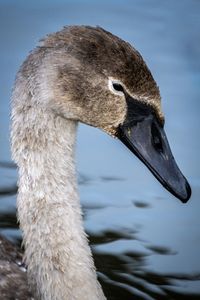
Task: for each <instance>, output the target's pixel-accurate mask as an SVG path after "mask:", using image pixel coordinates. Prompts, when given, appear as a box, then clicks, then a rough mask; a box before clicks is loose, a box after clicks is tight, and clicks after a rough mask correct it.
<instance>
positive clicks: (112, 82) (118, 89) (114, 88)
mask: <svg viewBox="0 0 200 300" xmlns="http://www.w3.org/2000/svg"><path fill="white" fill-rule="evenodd" d="M108 87H109V89H110V91H111V92H112V93H114V94H116V95H119V96H124V95H125V89H124V87H123V85H122V84H121V82H120V81H119V80H117V79H113V78H109V80H108Z"/></svg>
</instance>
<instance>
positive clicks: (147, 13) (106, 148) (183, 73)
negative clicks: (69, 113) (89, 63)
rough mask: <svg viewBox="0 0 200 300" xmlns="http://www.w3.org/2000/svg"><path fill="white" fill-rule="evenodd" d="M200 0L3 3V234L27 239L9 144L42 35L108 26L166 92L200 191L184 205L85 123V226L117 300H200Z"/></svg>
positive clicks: (186, 165)
mask: <svg viewBox="0 0 200 300" xmlns="http://www.w3.org/2000/svg"><path fill="white" fill-rule="evenodd" d="M199 12H200V2H199V1H195V0H193V1H192V0H187V1H186V0H183V1H172V0H171V1H165V2H164V1H158V0H151V1H149V0H135V1H125V0H123V1H91V0H90V1H89V0H88V1H84V2H83V1H64V0H58V1H47V0H44V1H38V0H37V1H31V2H30V1H29V2H28V1H22V0H18V1H17V2H14V1H11V0H1V2H0V34H1V45H0V47H1V52H0V53H1V56H0V66H1V68H0V70H1V72H0V103H1V106H0V126H1V130H0V144H1V149H0V178H1V181H0V229H1V230H0V232H1V234H3V235H5V236H6V237H8V238H9V239H11V240H12V241H14V242H15V243H19V241H20V231H19V230H18V226H17V225H16V218H15V200H16V190H17V188H16V180H17V173H16V169H15V166H14V165H13V164H12V162H11V159H10V152H9V101H10V100H9V99H10V94H11V88H12V84H13V81H14V76H15V73H16V71H17V69H18V67H19V65H20V63H21V62H22V61H23V59H24V58H25V57H26V55H27V53H28V51H29V50H31V49H32V48H33V47H34V46H35V45H36V42H37V41H38V39H40V38H41V37H42V36H44V35H45V34H46V33H49V32H53V31H56V30H59V29H60V28H61V27H62V26H63V25H67V24H89V25H96V24H98V25H100V26H102V27H104V28H106V29H107V30H109V31H111V32H113V33H114V34H117V35H118V36H120V37H122V38H123V39H125V40H127V41H129V42H130V43H131V44H133V45H134V46H135V47H136V48H137V49H138V50H139V51H140V52H141V54H142V55H143V57H144V58H145V61H146V62H147V64H148V66H149V68H150V69H151V71H152V73H153V75H154V78H155V79H156V81H157V83H158V85H159V87H160V90H161V95H162V98H163V109H164V112H165V116H166V127H165V128H166V132H167V135H168V138H169V141H170V144H171V148H172V150H173V153H174V156H175V157H176V160H177V162H178V164H179V166H180V168H181V170H182V171H183V173H184V174H185V175H186V177H187V178H188V179H189V181H190V184H191V186H192V189H193V194H192V198H191V200H190V201H189V203H188V204H186V205H184V204H182V203H181V202H179V201H178V200H177V199H175V198H174V197H173V196H171V195H170V194H169V193H168V192H167V191H165V190H164V189H163V188H162V187H161V186H160V184H159V183H158V182H157V181H156V180H155V178H154V177H153V176H152V175H151V174H150V172H149V171H148V170H147V169H146V168H145V166H144V165H142V163H140V162H139V161H138V160H137V158H136V157H133V155H132V154H131V153H130V152H129V151H128V150H127V149H125V147H124V146H123V145H122V144H121V143H120V142H119V141H117V140H113V139H111V138H110V137H109V136H106V135H105V134H104V133H102V132H100V131H99V130H97V129H94V128H90V127H88V126H86V125H81V126H80V128H79V134H78V148H77V161H78V170H79V174H80V175H79V183H80V194H81V201H82V205H83V209H84V221H85V228H86V230H87V232H88V234H89V236H90V242H91V245H92V249H93V253H94V257H95V263H96V266H97V270H98V275H99V279H100V281H101V283H102V286H103V288H104V291H105V294H106V295H107V297H108V299H120V300H121V299H125V300H126V299H127V300H129V299H133V298H134V296H135V298H134V299H200V259H199V253H200V231H199V228H200V218H199V211H200V201H199V195H200V171H199V151H200V147H199V146H200V144H199V133H198V130H199V128H200V127H199V125H200V121H199V120H200V118H199V111H200V110H199V106H200V101H199V98H200V90H199V83H200V59H199V58H200V46H199V45H200V44H199V39H200V18H199Z"/></svg>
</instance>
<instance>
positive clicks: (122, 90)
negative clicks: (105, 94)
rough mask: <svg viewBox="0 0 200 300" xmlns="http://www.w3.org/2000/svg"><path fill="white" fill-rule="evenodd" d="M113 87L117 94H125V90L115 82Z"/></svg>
mask: <svg viewBox="0 0 200 300" xmlns="http://www.w3.org/2000/svg"><path fill="white" fill-rule="evenodd" d="M112 86H113V89H114V90H115V91H116V92H122V93H123V92H124V88H123V86H122V85H121V84H120V83H116V82H113V84H112Z"/></svg>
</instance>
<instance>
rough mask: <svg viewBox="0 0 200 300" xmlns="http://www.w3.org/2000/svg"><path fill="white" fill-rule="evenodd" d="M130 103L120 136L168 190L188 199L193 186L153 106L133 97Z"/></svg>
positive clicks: (181, 198) (129, 99) (178, 196)
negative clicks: (178, 162) (180, 165)
mask: <svg viewBox="0 0 200 300" xmlns="http://www.w3.org/2000/svg"><path fill="white" fill-rule="evenodd" d="M127 104H128V112H127V116H126V120H125V122H124V123H123V124H122V125H120V127H119V131H118V137H119V139H120V140H121V141H122V142H123V143H124V144H125V145H126V146H127V147H128V148H129V149H130V150H131V151H132V152H133V153H134V154H135V155H136V156H137V157H138V158H139V159H140V160H141V161H142V162H143V163H144V164H145V165H146V166H147V168H149V170H150V171H151V172H152V173H153V175H154V176H155V177H156V178H157V179H158V180H159V181H160V183H161V184H162V185H163V186H164V187H165V188H166V189H167V190H168V191H170V192H171V193H172V194H173V195H174V196H176V197H177V198H179V199H180V200H181V201H182V202H184V203H185V202H187V201H188V200H189V198H190V196H191V188H190V185H189V183H188V182H187V180H186V178H185V177H184V176H183V174H182V173H181V171H180V170H179V168H178V166H177V164H176V162H175V159H174V157H173V155H172V152H171V149H170V146H169V143H168V140H167V137H166V134H165V131H164V129H163V126H162V125H161V124H160V123H159V122H158V120H157V117H156V116H155V114H154V112H153V111H152V109H151V108H150V107H149V106H147V105H145V104H141V103H140V102H139V101H136V100H134V99H132V98H130V97H128V98H127Z"/></svg>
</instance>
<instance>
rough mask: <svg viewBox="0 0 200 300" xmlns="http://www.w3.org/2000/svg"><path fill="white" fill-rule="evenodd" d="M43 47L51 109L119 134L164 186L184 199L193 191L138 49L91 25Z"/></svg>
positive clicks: (62, 34) (63, 33)
mask: <svg viewBox="0 0 200 300" xmlns="http://www.w3.org/2000/svg"><path fill="white" fill-rule="evenodd" d="M41 46H42V47H43V48H45V49H47V51H49V53H50V54H49V58H48V60H47V62H48V63H49V62H50V63H49V64H51V65H53V66H56V67H55V68H56V70H53V73H54V74H55V75H54V80H53V83H52V84H53V87H54V88H53V91H54V95H53V99H54V100H53V101H54V103H53V107H54V110H56V111H57V112H58V113H59V114H60V115H62V116H63V117H64V118H67V119H72V120H76V121H80V122H83V123H86V124H89V125H91V126H94V127H98V128H100V129H102V130H104V131H105V132H107V133H108V134H110V135H112V136H114V137H116V138H119V139H120V140H121V141H122V142H123V143H124V144H125V145H126V146H127V147H128V148H129V149H130V150H131V151H132V152H133V153H134V154H136V155H137V156H138V157H139V158H140V159H141V160H142V161H143V162H144V164H145V165H146V166H147V167H148V168H149V169H150V171H151V172H152V173H153V174H154V176H155V177H156V178H157V179H158V180H159V181H160V182H161V184H162V185H163V186H164V187H165V188H166V189H168V190H169V191H170V192H171V193H172V194H173V195H175V196H176V197H177V198H179V199H180V200H181V201H182V202H187V200H188V199H189V198H190V195H191V189H190V186H189V184H188V182H187V180H186V179H185V177H184V176H183V175H182V173H181V172H180V170H179V168H178V166H177V165H176V162H175V160H174V158H173V155H172V153H171V150H170V147H169V144H168V141H167V137H166V134H165V131H164V115H163V113H162V109H161V97H160V93H159V89H158V86H157V84H156V82H155V81H154V79H153V77H152V74H151V72H150V71H149V69H148V67H147V65H146V64H145V62H144V60H143V58H142V57H141V55H140V54H139V53H138V51H136V50H135V49H134V48H133V47H132V46H131V45H130V44H128V43H127V42H125V41H123V40H121V39H120V38H118V37H116V36H114V35H113V34H111V33H109V32H107V31H105V30H104V29H102V28H99V27H97V28H93V27H89V26H72V27H65V28H64V29H63V30H61V31H60V32H57V33H55V34H51V35H49V36H47V38H45V39H44V40H43V41H42V45H41ZM52 49H53V51H52ZM61 50H62V51H61ZM60 61H62V62H63V63H62V64H60Z"/></svg>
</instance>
